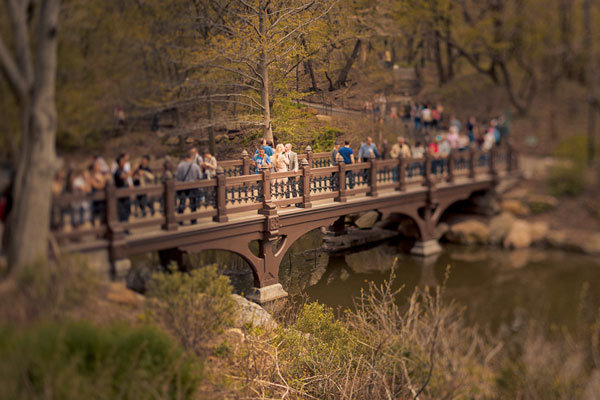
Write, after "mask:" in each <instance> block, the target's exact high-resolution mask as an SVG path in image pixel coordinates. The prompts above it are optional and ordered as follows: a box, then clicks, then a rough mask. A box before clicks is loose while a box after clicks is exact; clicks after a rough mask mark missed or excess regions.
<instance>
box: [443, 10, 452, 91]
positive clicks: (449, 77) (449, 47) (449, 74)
mask: <svg viewBox="0 0 600 400" xmlns="http://www.w3.org/2000/svg"><path fill="white" fill-rule="evenodd" d="M445 29H446V32H445V37H446V63H447V69H446V81H451V80H452V79H454V54H453V51H452V45H451V44H450V37H451V33H450V18H446V19H445Z"/></svg>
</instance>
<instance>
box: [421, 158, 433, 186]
mask: <svg viewBox="0 0 600 400" xmlns="http://www.w3.org/2000/svg"><path fill="white" fill-rule="evenodd" d="M432 161H433V160H432V158H431V155H430V154H429V150H426V151H425V162H424V163H425V171H424V173H423V186H427V187H432V186H433V181H432V180H431V162H432Z"/></svg>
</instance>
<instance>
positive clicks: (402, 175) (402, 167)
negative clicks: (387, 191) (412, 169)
mask: <svg viewBox="0 0 600 400" xmlns="http://www.w3.org/2000/svg"><path fill="white" fill-rule="evenodd" d="M408 162H409V163H410V160H409V161H408ZM406 165H407V162H406V159H405V158H404V157H402V154H400V155H399V156H398V165H397V167H396V168H398V186H396V190H398V191H400V192H402V191H404V190H406Z"/></svg>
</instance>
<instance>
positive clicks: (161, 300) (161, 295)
mask: <svg viewBox="0 0 600 400" xmlns="http://www.w3.org/2000/svg"><path fill="white" fill-rule="evenodd" d="M231 290H232V288H231V284H230V283H229V278H227V277H226V276H221V275H219V274H218V272H217V267H216V266H214V265H212V266H206V267H202V268H198V269H195V270H193V271H191V272H189V273H187V272H179V271H172V272H171V273H157V274H154V275H153V279H152V281H151V282H150V284H149V291H148V296H149V297H151V298H152V299H153V301H150V302H149V304H150V310H149V312H150V315H151V316H152V317H153V318H154V319H156V320H157V321H158V322H159V323H160V324H161V325H163V326H164V327H165V328H166V329H167V330H168V331H169V332H171V333H172V334H173V335H175V337H176V338H177V339H178V340H179V341H180V343H182V344H183V346H184V347H185V348H186V349H187V350H190V351H194V352H196V353H197V354H203V352H204V348H205V346H206V345H207V343H208V341H209V340H210V339H211V338H212V337H214V336H215V335H216V334H218V333H219V332H221V331H222V330H223V328H225V327H227V326H230V325H231V324H232V321H233V312H234V310H235V302H234V300H233V299H232V297H231Z"/></svg>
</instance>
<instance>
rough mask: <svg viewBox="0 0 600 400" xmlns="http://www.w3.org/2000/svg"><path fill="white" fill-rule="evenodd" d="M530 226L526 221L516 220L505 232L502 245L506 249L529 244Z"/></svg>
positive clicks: (522, 247) (520, 247) (519, 247)
mask: <svg viewBox="0 0 600 400" xmlns="http://www.w3.org/2000/svg"><path fill="white" fill-rule="evenodd" d="M531 242H532V241H531V226H530V225H529V223H528V222H527V221H523V220H516V221H515V222H514V223H513V224H512V226H511V227H510V230H509V231H508V233H507V234H506V237H505V238H504V241H503V242H502V244H503V246H504V247H506V248H507V249H524V248H526V247H529V246H531Z"/></svg>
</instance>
